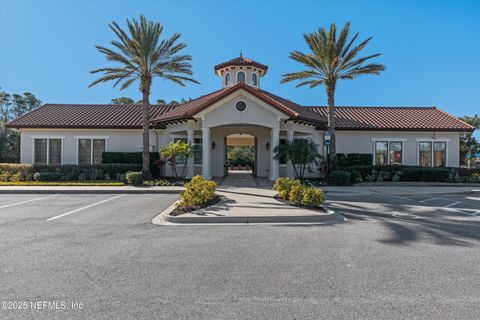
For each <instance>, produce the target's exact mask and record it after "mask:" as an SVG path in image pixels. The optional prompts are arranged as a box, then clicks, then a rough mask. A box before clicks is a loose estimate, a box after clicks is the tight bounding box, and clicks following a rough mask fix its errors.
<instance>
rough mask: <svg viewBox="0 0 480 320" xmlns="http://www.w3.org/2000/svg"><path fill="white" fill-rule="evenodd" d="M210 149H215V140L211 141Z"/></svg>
mask: <svg viewBox="0 0 480 320" xmlns="http://www.w3.org/2000/svg"><path fill="white" fill-rule="evenodd" d="M212 150H215V141H213V142H212Z"/></svg>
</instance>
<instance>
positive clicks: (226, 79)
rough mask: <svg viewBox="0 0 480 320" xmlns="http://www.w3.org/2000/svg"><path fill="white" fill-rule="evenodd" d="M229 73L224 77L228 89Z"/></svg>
mask: <svg viewBox="0 0 480 320" xmlns="http://www.w3.org/2000/svg"><path fill="white" fill-rule="evenodd" d="M230 82H231V79H230V72H229V73H227V74H226V75H225V86H226V87H228V86H229V85H230Z"/></svg>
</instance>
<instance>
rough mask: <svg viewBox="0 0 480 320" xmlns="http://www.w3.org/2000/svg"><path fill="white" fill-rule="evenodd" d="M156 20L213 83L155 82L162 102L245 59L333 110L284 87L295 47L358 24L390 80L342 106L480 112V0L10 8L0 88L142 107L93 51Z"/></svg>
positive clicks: (135, 1) (358, 89) (10, 4)
mask: <svg viewBox="0 0 480 320" xmlns="http://www.w3.org/2000/svg"><path fill="white" fill-rule="evenodd" d="M141 13H143V14H145V15H146V16H147V17H148V18H149V19H153V20H157V21H160V22H161V23H162V24H163V25H164V26H165V34H166V35H168V36H170V35H171V34H172V33H174V32H180V33H181V34H182V39H183V41H185V42H187V43H188V48H187V49H186V51H185V53H188V54H191V55H192V56H193V66H194V68H193V70H194V74H195V77H196V79H198V80H199V81H200V82H201V83H202V84H201V85H195V84H190V85H188V86H187V87H179V86H176V85H173V84H170V83H167V82H164V81H162V80H156V82H155V83H154V86H153V89H152V101H155V100H156V99H158V98H162V99H164V100H167V101H169V100H172V99H180V98H182V97H191V98H195V97H197V96H199V95H203V94H205V93H208V92H211V91H213V90H217V89H218V88H219V86H220V79H219V78H217V77H216V76H215V75H214V72H213V65H215V64H217V63H220V62H223V61H226V60H228V59H231V58H234V57H236V56H238V54H239V52H240V50H243V53H244V55H245V56H246V57H249V58H252V59H254V60H257V61H259V62H262V63H264V64H267V65H268V66H269V71H268V73H267V75H266V76H265V77H264V78H263V79H262V80H263V81H262V88H263V89H266V90H268V91H271V92H273V93H276V94H279V95H281V96H284V97H285V98H288V99H291V100H294V101H296V102H298V103H300V104H304V105H323V104H325V103H326V99H325V94H324V91H323V88H317V89H315V90H311V89H308V88H302V89H298V88H295V86H294V85H293V84H286V85H285V84H280V83H279V81H280V78H281V75H282V74H283V73H286V72H290V71H295V70H299V68H300V66H299V65H297V64H296V63H294V62H293V61H290V60H289V59H288V53H289V52H290V51H291V50H295V49H298V50H302V51H303V50H306V45H305V43H304V41H303V38H302V34H303V33H304V32H311V31H314V30H316V29H317V28H318V27H321V26H324V27H328V25H329V24H330V23H331V22H336V23H337V25H340V26H342V25H343V24H344V23H345V22H346V21H350V22H351V23H352V31H360V38H366V37H368V36H373V37H374V38H373V40H372V42H371V44H370V45H369V46H368V47H367V49H366V50H365V54H370V53H376V52H382V53H383V55H382V56H381V57H380V59H379V60H378V62H381V63H383V64H385V65H386V66H387V70H386V71H385V72H384V73H383V74H382V75H381V76H379V77H376V76H366V77H362V78H357V79H356V80H353V81H343V82H341V83H339V84H338V89H337V95H336V103H337V105H387V106H390V105H391V106H395V105H407V106H438V107H440V108H442V109H444V110H445V111H447V112H449V113H452V114H454V115H457V116H461V115H471V114H475V113H480V107H479V101H480V86H479V80H478V78H477V76H478V74H480V62H479V59H478V57H479V52H480V41H479V40H480V39H479V33H478V32H479V30H480V1H466V0H465V1H461V0H457V1H408V0H404V1H332V0H330V1H278V0H277V1H260V0H256V1H214V0H210V1H207V0H203V1H202V0H197V1H193V0H190V1H183V0H178V1H161V0H156V1H154V0H151V1H147V0H145V1H141V0H111V1H110V0H97V1H93V0H77V1H75V0H50V1H49V0H44V1H42V0H36V1H22V0H15V1H8V0H0V41H1V48H0V87H1V88H2V90H5V91H7V92H10V93H14V92H18V93H21V92H24V91H30V92H32V93H34V94H35V95H37V97H38V98H40V99H41V100H42V101H44V102H51V103H108V102H109V101H110V99H111V98H113V97H118V96H131V97H133V98H134V99H139V98H140V94H139V93H138V91H137V87H136V86H133V87H132V88H130V89H128V90H126V91H124V92H119V91H118V90H117V89H114V88H112V86H111V85H109V84H104V85H100V86H97V87H95V88H91V89H89V88H87V86H88V84H89V83H90V82H91V81H92V80H94V79H95V76H94V75H91V74H90V73H89V70H92V69H94V68H97V67H103V66H107V65H109V63H108V62H106V61H105V59H104V57H103V56H102V55H101V54H100V53H98V52H97V51H96V49H95V48H94V45H96V44H101V45H109V42H110V41H111V40H113V39H114V35H113V33H112V32H111V30H110V29H109V28H108V27H107V24H108V23H109V22H111V21H112V20H114V21H117V22H119V23H120V24H121V25H124V21H125V19H126V18H131V17H138V15H139V14H141Z"/></svg>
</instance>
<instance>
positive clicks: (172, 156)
mask: <svg viewBox="0 0 480 320" xmlns="http://www.w3.org/2000/svg"><path fill="white" fill-rule="evenodd" d="M160 156H161V157H162V158H163V159H165V161H166V162H167V163H168V165H169V166H170V168H172V172H173V176H174V177H175V178H178V173H177V164H178V163H183V168H182V174H181V177H182V178H185V176H186V173H187V172H186V169H187V160H188V158H189V157H191V156H192V150H191V147H190V145H189V144H188V143H186V142H183V141H181V140H179V141H176V142H172V143H169V144H167V145H166V146H165V147H163V148H162V149H161V150H160Z"/></svg>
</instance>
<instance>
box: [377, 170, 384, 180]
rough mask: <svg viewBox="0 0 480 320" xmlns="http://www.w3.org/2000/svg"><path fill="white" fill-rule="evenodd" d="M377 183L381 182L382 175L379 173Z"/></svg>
mask: <svg viewBox="0 0 480 320" xmlns="http://www.w3.org/2000/svg"><path fill="white" fill-rule="evenodd" d="M377 182H383V175H382V173H381V172H380V173H379V174H378V176H377Z"/></svg>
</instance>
